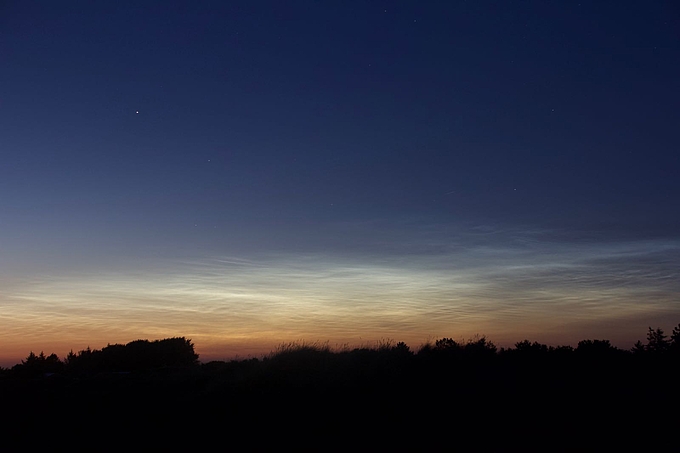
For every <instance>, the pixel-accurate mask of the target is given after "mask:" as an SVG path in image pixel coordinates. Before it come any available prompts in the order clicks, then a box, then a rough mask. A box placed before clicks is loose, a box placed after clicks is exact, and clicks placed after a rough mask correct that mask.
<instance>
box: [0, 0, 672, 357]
mask: <svg viewBox="0 0 680 453" xmlns="http://www.w3.org/2000/svg"><path fill="white" fill-rule="evenodd" d="M679 39H680V13H679V8H678V6H677V5H676V4H675V3H674V2H671V1H668V2H654V1H651V2H632V1H615V2H614V1H612V2H604V1H603V2H582V3H580V4H579V3H577V2H575V1H568V2H567V1H551V2H548V1H525V2H506V1H498V2H487V1H479V2H477V1H469V2H465V1H442V2H406V1H404V2H392V1H390V2H377V1H375V2H374V1H367V2H325V1H324V2H321V1H316V2H315V1H290V2H270V1H255V2H251V1H247V2H246V1H243V2H235V1H234V2H232V1H230V2H222V1H215V2H200V3H194V2H169V1H163V2H150V1H145V2H124V1H123V2H75V1H74V2H6V3H3V4H2V5H1V6H0V59H1V70H0V157H1V160H0V195H1V196H0V254H2V258H0V270H2V271H3V272H4V273H5V274H6V275H12V276H13V277H12V278H15V279H21V278H28V277H27V276H36V275H42V276H43V277H45V276H46V275H47V276H50V277H54V276H55V275H61V274H60V273H59V272H60V271H63V270H65V269H68V270H69V271H71V272H75V273H78V272H84V271H92V270H95V271H96V270H98V269H99V270H101V271H102V272H103V271H104V270H108V269H109V265H110V264H111V263H112V262H114V261H115V262H117V263H118V264H119V265H120V266H122V267H133V268H134V267H135V266H138V267H140V268H141V269H140V272H142V273H143V272H144V271H148V270H149V269H157V267H155V266H158V264H148V263H147V262H146V261H144V260H153V259H157V258H158V259H160V260H161V262H162V261H163V260H165V259H179V258H182V259H184V258H186V257H188V256H191V257H192V259H193V258H197V257H198V258H206V259H208V257H211V258H212V257H215V256H224V255H229V256H232V255H237V256H239V257H242V258H244V259H245V258H247V259H251V258H252V257H254V256H256V255H257V256H262V254H265V255H266V254H272V253H286V254H288V256H290V257H294V256H300V255H301V254H302V255H304V256H308V255H310V254H323V256H324V257H325V259H324V262H334V263H335V262H336V261H337V260H339V259H340V258H339V257H347V256H350V257H353V259H354V261H353V262H355V263H356V262H362V261H364V260H366V259H369V257H371V258H370V259H377V260H378V261H380V260H382V259H383V258H384V259H388V258H390V259H394V258H395V257H401V259H403V261H404V262H408V261H409V258H408V257H410V256H413V255H425V256H435V255H437V256H438V255H441V254H443V253H444V254H445V253H448V252H447V251H448V250H450V249H449V246H450V244H452V243H456V244H465V245H466V247H473V248H474V247H476V246H478V245H479V244H482V245H483V244H484V243H485V241H487V239H485V238H486V236H479V235H478V233H479V232H480V231H482V232H483V231H492V232H494V234H495V235H497V236H495V239H493V240H489V241H490V242H489V243H490V244H491V243H493V244H494V246H496V245H498V244H503V245H504V246H511V245H512V244H514V243H515V242H513V241H515V240H518V239H517V238H518V237H521V238H522V239H521V240H519V243H521V244H526V243H532V244H533V243H538V244H544V245H545V247H544V248H542V249H541V251H540V254H541V256H545V255H551V254H553V253H556V252H554V249H553V248H552V247H553V245H554V244H560V246H563V245H567V246H568V245H569V244H582V243H587V244H589V245H590V246H592V247H599V246H602V245H603V244H610V245H611V244H620V243H625V244H631V243H635V244H639V243H640V241H656V242H655V244H657V245H658V244H665V246H666V247H671V249H672V250H675V252H673V253H672V254H671V257H670V258H668V257H666V258H664V259H665V261H664V262H665V263H666V264H669V266H670V267H669V269H672V268H673V266H672V265H674V264H679V263H680V262H679V261H678V253H677V249H675V248H674V247H676V245H677V241H678V240H679V239H680V238H679V237H678V228H679V227H680V210H678V206H679V205H680V203H679V201H680V182H679V181H680V174H679V173H680V172H679V169H680V158H679V157H678V150H679V149H680V147H679V146H678V145H679V142H680V140H679V139H678V130H680V127H679V124H678V119H679V118H680V115H678V106H680V90H679V89H678V80H680V43H679ZM498 235H500V236H498ZM529 236H530V237H531V239H527V238H528V237H529ZM461 238H465V239H461ZM513 238H514V239H513ZM466 241H468V242H466ZM546 241H547V242H546ZM547 244H552V245H547ZM668 244H671V245H670V246H669V245H668ZM612 246H614V245H612ZM475 250H476V249H475ZM636 250H637V249H636ZM258 254H259V255H258ZM475 256H477V255H475ZM291 259H292V258H291ZM496 261H497V259H496V258H492V257H490V258H489V259H488V261H487V264H489V263H492V262H496ZM529 261H532V260H529ZM534 261H540V260H534ZM142 262H143V263H145V264H143V265H142V264H139V263H142ZM40 272H42V274H41V273H40ZM669 272H671V273H672V271H669ZM78 275H80V274H78ZM669 275H671V276H672V275H675V274H669ZM73 278H75V277H73ZM75 279H76V280H77V278H75ZM366 285H367V287H370V281H369V282H367V283H366ZM302 286H304V285H302ZM10 295H11V294H10ZM7 297H10V296H7ZM177 303H180V302H177ZM8 310H9V309H8ZM8 313H9V314H5V316H6V318H5V319H9V318H8V316H10V315H11V313H13V312H11V310H10V312H8ZM36 316H37V315H36ZM1 320H2V318H0V323H1V322H2V321H1ZM6 322H8V321H6ZM492 330H493V329H492ZM140 332H141V331H140ZM143 332H148V330H146V331H143ZM163 332H165V331H163ZM181 334H184V333H181ZM301 334H304V332H302V333H301ZM130 335H133V334H132V333H130ZM641 335H642V334H641ZM44 338H48V337H47V336H46V337H44ZM135 338H136V337H135ZM133 339H134V338H133ZM36 341H37V340H36ZM93 346H94V345H93ZM198 346H199V348H200V344H198Z"/></svg>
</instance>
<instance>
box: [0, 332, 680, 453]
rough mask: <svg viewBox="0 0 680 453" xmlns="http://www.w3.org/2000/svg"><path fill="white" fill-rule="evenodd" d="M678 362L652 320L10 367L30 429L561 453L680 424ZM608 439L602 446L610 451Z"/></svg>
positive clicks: (117, 353)
mask: <svg viewBox="0 0 680 453" xmlns="http://www.w3.org/2000/svg"><path fill="white" fill-rule="evenodd" d="M679 372H680V325H678V327H676V328H675V329H673V332H672V333H671V335H666V334H665V333H664V332H663V330H661V329H652V328H650V329H649V331H648V332H647V338H646V341H645V342H642V341H639V342H638V343H636V344H635V345H634V346H633V348H632V349H630V350H623V349H620V348H616V347H614V346H613V345H611V344H610V342H609V341H607V340H584V341H581V342H579V343H578V345H577V346H576V347H571V346H560V347H551V346H547V345H544V344H540V343H537V342H530V341H528V340H525V341H522V342H519V343H516V344H515V345H514V347H512V348H497V347H496V346H495V345H494V344H493V343H492V342H490V341H488V339H487V338H485V337H477V338H474V339H472V340H468V341H456V340H453V339H451V338H441V339H439V340H436V341H435V342H432V343H428V344H425V345H423V346H421V347H420V348H419V349H418V350H417V351H413V350H411V348H409V347H408V346H407V345H406V344H404V343H401V342H399V343H395V342H391V341H383V342H380V343H379V344H378V345H377V346H376V347H372V348H369V347H362V348H354V349H350V348H345V349H340V350H333V349H332V348H330V347H329V346H328V345H324V344H321V345H320V344H288V345H282V346H280V347H279V348H278V349H277V350H276V351H273V352H272V353H271V354H269V355H267V356H265V357H262V358H259V359H258V358H249V359H243V360H232V361H212V362H208V363H200V362H199V361H198V355H197V354H196V353H195V351H194V345H193V344H192V343H191V341H190V340H187V339H186V338H183V337H180V338H170V339H165V340H157V341H147V340H137V341H133V342H131V343H128V344H126V345H108V346H106V347H105V348H103V349H101V350H90V349H89V348H88V349H86V350H83V351H79V352H78V353H73V352H71V353H69V354H68V355H67V357H65V358H64V359H63V360H60V359H59V358H58V357H57V356H56V355H54V354H50V355H45V354H43V353H40V354H38V355H36V354H34V353H32V352H31V353H30V354H29V356H28V357H27V358H26V359H25V360H23V361H22V363H20V364H18V365H16V366H14V367H13V368H11V369H5V370H3V372H2V374H1V378H0V401H3V403H4V409H5V411H4V414H5V415H7V414H11V422H12V423H19V424H20V425H21V426H34V424H42V425H41V426H44V425H45V423H47V422H46V421H47V420H49V421H50V423H53V422H55V421H59V422H68V423H69V424H71V425H73V424H74V423H75V424H77V423H86V424H87V423H89V422H91V421H92V420H98V423H104V424H105V425H106V424H107V423H108V424H109V425H106V426H111V425H110V424H122V425H124V426H125V427H126V428H125V429H126V430H129V432H137V434H140V435H141V434H148V433H147V432H146V430H150V431H149V432H153V433H155V434H154V435H159V434H158V433H159V431H158V430H161V431H162V432H163V433H165V434H166V435H167V433H168V432H172V433H174V434H173V435H175V436H180V437H182V436H183V435H186V434H187V433H188V432H187V426H189V425H190V426H192V427H194V428H195V429H201V430H203V431H204V432H205V430H206V429H207V430H208V431H210V429H214V430H217V431H215V432H219V433H223V434H224V433H227V434H229V435H232V436H233V435H241V434H243V433H253V434H254V433H255V431H257V430H261V431H264V432H267V433H269V434H268V436H269V435H273V434H272V433H273V432H277V433H278V434H277V436H284V437H286V436H293V433H296V432H297V431H298V430H302V431H303V433H302V434H301V436H302V437H300V438H298V441H299V442H303V441H305V440H306V441H308V442H312V439H320V438H328V436H336V435H337V433H338V432H344V433H345V435H344V437H343V439H348V438H352V439H355V438H358V437H362V438H371V439H373V441H374V442H376V444H375V445H374V447H375V448H380V447H387V446H393V447H394V446H410V447H413V448H420V447H426V446H430V447H432V446H439V445H440V444H441V442H452V441H453V440H452V438H451V437H450V436H454V437H456V436H459V437H460V438H464V437H466V436H472V435H474V436H479V437H478V438H477V439H476V441H477V442H478V445H480V446H487V447H489V448H491V449H494V450H496V449H499V448H498V446H499V445H502V444H503V442H509V441H510V439H514V441H515V442H516V441H517V440H518V439H524V437H523V436H528V437H526V439H525V441H526V442H529V440H530V439H535V440H536V439H543V441H546V439H548V441H549V442H550V443H549V444H545V445H542V447H543V448H542V447H541V445H534V447H535V448H538V449H544V450H552V451H554V450H561V449H570V450H573V449H574V448H578V449H580V448H581V447H583V443H582V442H583V439H585V438H595V437H599V438H600V440H601V441H602V436H601V434H602V433H603V432H604V431H598V430H603V429H604V428H603V426H604V425H603V424H606V425H607V426H611V427H612V428H607V429H610V431H608V432H612V431H611V429H618V430H624V431H625V432H626V435H627V436H630V435H631V433H634V432H637V433H638V434H640V433H646V432H648V431H649V430H657V431H658V430H663V429H665V428H663V426H665V425H666V424H673V423H677V422H680V418H679V416H678V410H677V408H678V407H680V406H679V405H680V386H678V384H677V382H678V381H677V376H678V375H679ZM65 413H68V414H70V415H69V416H68V417H66V418H64V414H65ZM48 425H49V423H48ZM57 425H58V423H57ZM50 426H51V425H50ZM140 427H144V430H145V431H144V433H140V432H139V430H140V429H141V428H140ZM152 427H155V428H152ZM254 430H255V431H254ZM126 432H127V431H126ZM367 436H368V437H367ZM593 436H595V437H593ZM147 437H148V436H147ZM189 437H191V436H189ZM168 439H169V438H168ZM168 439H166V440H168ZM264 439H270V438H269V437H265V438H263V439H260V441H264ZM272 439H274V440H275V439H279V440H280V439H281V438H280V437H274V438H272ZM272 439H270V440H272ZM527 439H528V440H527ZM606 439H607V440H606V442H609V444H601V445H599V448H600V449H601V448H606V447H609V448H611V447H612V444H611V442H613V441H614V439H612V438H611V437H606ZM622 439H624V438H623V437H622V438H619V439H618V440H619V441H621V440H622ZM274 440H272V442H274ZM339 441H340V439H338V442H339ZM274 443H276V442H274ZM303 443H304V442H303ZM451 445H453V444H451ZM316 446H317V447H323V445H316ZM524 447H527V448H528V444H526V445H524ZM594 448H596V447H594ZM321 449H326V448H321ZM331 449H333V448H331ZM482 449H485V448H482ZM500 449H501V450H502V449H503V448H500ZM524 449H526V448H524Z"/></svg>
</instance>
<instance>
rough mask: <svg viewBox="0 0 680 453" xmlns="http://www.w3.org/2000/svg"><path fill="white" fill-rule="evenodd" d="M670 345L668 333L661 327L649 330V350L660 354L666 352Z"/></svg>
mask: <svg viewBox="0 0 680 453" xmlns="http://www.w3.org/2000/svg"><path fill="white" fill-rule="evenodd" d="M669 346H670V343H669V341H668V339H667V335H665V334H664V333H663V330H662V329H660V328H657V329H652V328H651V327H650V328H649V330H648V331H647V351H649V352H652V353H656V354H660V353H663V352H666V351H667V350H668V348H669Z"/></svg>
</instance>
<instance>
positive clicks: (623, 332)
mask: <svg viewBox="0 0 680 453" xmlns="http://www.w3.org/2000/svg"><path fill="white" fill-rule="evenodd" d="M481 234H483V235H486V234H487V233H486V232H482V233H481ZM477 237H479V235H478V236H477ZM487 239H488V238H487ZM401 246H402V247H403V248H404V250H419V248H418V246H417V244H414V243H411V244H408V243H403V244H401ZM421 250H429V252H428V253H420V254H418V253H399V251H398V250H397V251H393V253H370V251H369V253H366V254H362V253H354V254H352V253H349V254H343V255H340V254H322V253H307V254H300V253H292V252H291V253H281V254H269V255H264V254H260V255H257V256H251V257H250V258H248V259H245V258H228V257H210V258H206V257H199V258H195V259H193V260H183V261H174V262H172V263H168V262H167V261H166V262H164V263H163V264H162V265H160V264H159V266H148V267H145V268H138V269H131V270H129V271H118V272H113V271H102V272H96V273H95V272H90V273H88V272H77V273H75V272H66V273H64V274H63V275H35V276H33V277H31V278H30V279H28V278H23V279H20V280H19V279H15V280H12V279H8V280H7V281H5V282H3V283H4V287H5V291H3V293H1V294H0V299H2V304H1V306H0V337H2V338H1V340H2V343H3V344H4V345H5V353H4V357H0V360H3V361H5V362H14V363H16V361H17V360H19V359H20V358H21V357H25V355H26V353H27V351H28V350H43V349H49V348H53V349H54V352H57V353H58V354H64V353H65V352H67V351H68V350H69V349H71V348H73V349H81V348H84V347H86V346H88V345H89V346H92V347H102V346H104V345H105V344H106V343H109V342H110V343H114V342H128V341H131V340H134V339H137V338H163V337H168V336H176V335H181V336H186V337H188V338H192V340H193V341H194V342H195V344H196V346H197V350H198V351H199V353H201V355H202V357H203V358H204V359H210V358H218V359H219V358H226V357H229V356H234V355H236V354H240V355H247V354H259V353H263V352H266V351H269V350H271V349H272V348H274V347H275V346H276V345H277V344H279V343H281V342H285V341H295V340H304V341H326V340H327V341H329V342H330V343H331V344H354V345H358V344H362V343H364V344H365V343H368V342H371V341H375V340H378V339H380V338H392V339H395V340H398V341H406V342H407V343H409V344H411V345H412V346H414V347H417V346H418V345H419V344H420V343H422V342H424V341H426V340H428V339H431V338H437V337H441V336H453V337H456V338H458V337H466V338H468V337H470V336H472V335H474V334H477V333H479V334H486V335H488V336H489V337H490V338H491V340H492V341H496V342H497V343H500V344H504V345H511V344H512V343H514V342H515V341H518V340H521V339H523V338H530V339H532V340H538V341H543V342H548V343H553V344H557V343H560V344H565V343H573V342H575V341H578V340H579V339H583V338H586V337H594V336H598V337H607V338H610V339H612V340H613V341H614V342H615V343H616V342H618V343H619V344H620V345H621V346H622V347H630V345H631V344H632V342H633V341H635V340H637V339H640V338H643V337H644V334H645V330H646V327H647V325H648V324H654V325H661V326H663V327H664V328H670V327H672V325H674V324H677V323H678V322H679V321H680V308H679V307H678V299H679V296H680V283H679V282H680V276H679V275H678V264H679V263H680V245H679V244H678V243H677V242H674V241H669V240H647V241H628V242H609V243H602V242H598V243H594V242H587V241H582V242H578V241H571V242H559V241H551V240H549V239H546V238H545V236H544V235H543V234H542V233H541V234H535V235H531V234H524V235H520V236H517V235H515V236H513V235H507V234H505V235H496V237H495V240H484V241H476V240H472V241H458V242H456V241H448V242H440V243H435V242H432V241H430V242H429V243H428V244H427V246H426V247H424V248H421Z"/></svg>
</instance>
